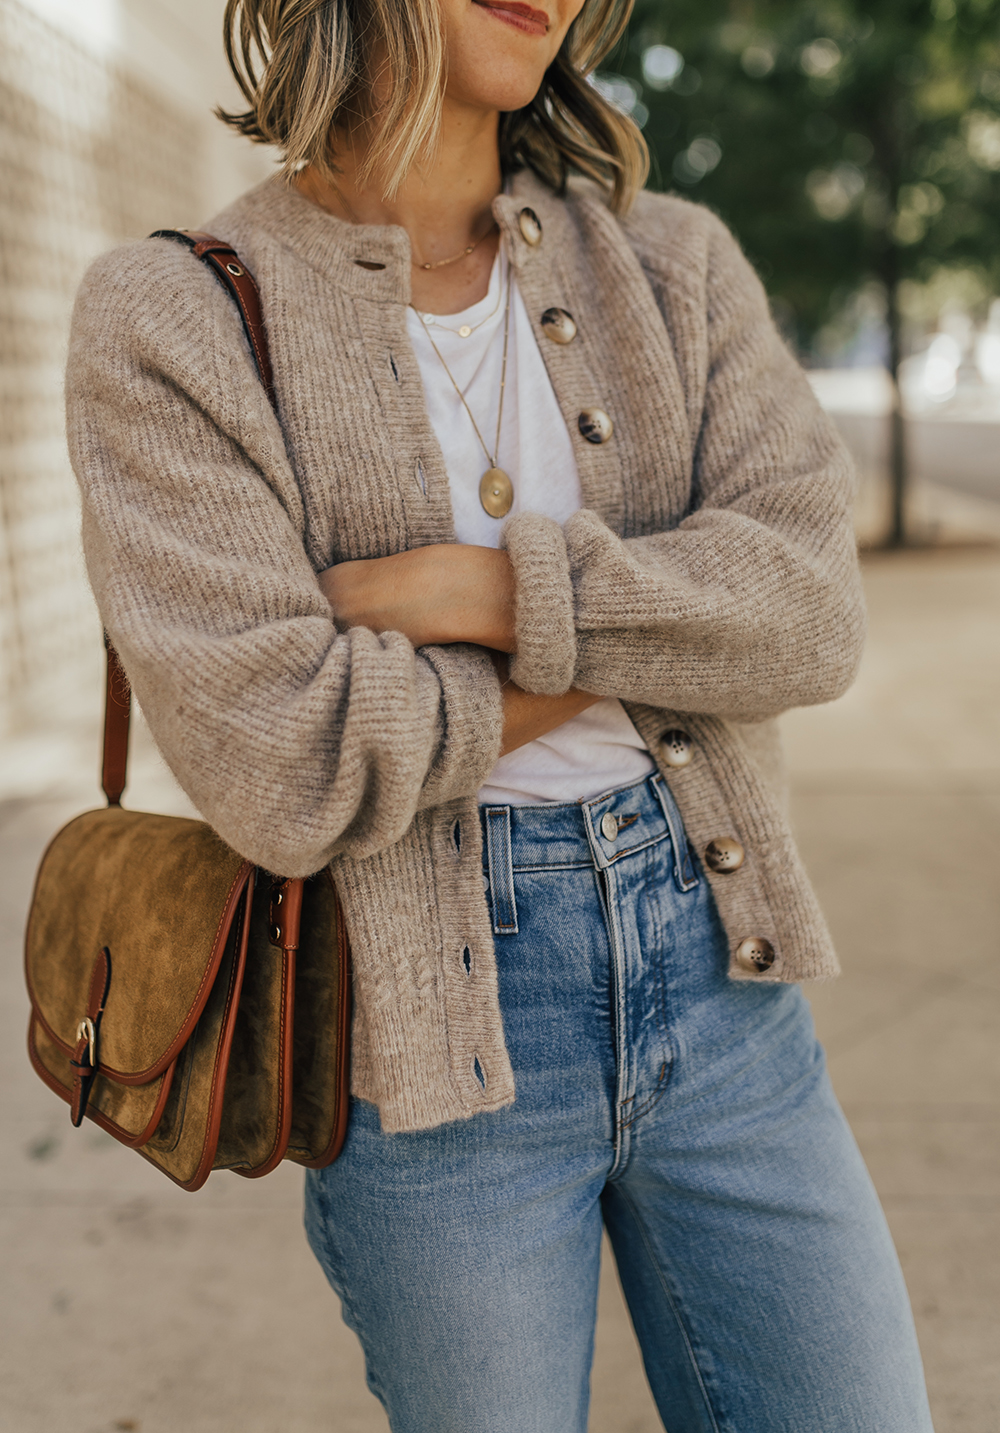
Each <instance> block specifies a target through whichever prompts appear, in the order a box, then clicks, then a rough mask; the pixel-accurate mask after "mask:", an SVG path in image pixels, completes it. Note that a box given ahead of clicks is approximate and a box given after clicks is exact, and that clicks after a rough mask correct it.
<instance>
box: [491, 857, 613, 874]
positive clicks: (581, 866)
mask: <svg viewBox="0 0 1000 1433" xmlns="http://www.w3.org/2000/svg"><path fill="white" fill-rule="evenodd" d="M593 865H594V863H593V861H592V860H589V861H558V862H556V861H553V862H551V863H546V864H543V865H541V866H519V865H518V864H517V863H516V862H512V864H511V869H512V870H513V871H515V872H517V873H518V874H520V873H521V872H524V873H525V874H531V873H537V872H544V871H589V870H592V869H593Z"/></svg>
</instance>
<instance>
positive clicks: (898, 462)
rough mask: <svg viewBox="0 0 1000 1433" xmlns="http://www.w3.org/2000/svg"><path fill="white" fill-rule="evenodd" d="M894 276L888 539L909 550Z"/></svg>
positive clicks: (889, 293) (893, 278)
mask: <svg viewBox="0 0 1000 1433" xmlns="http://www.w3.org/2000/svg"><path fill="white" fill-rule="evenodd" d="M891 268H892V270H893V272H892V273H891V274H890V275H888V276H887V277H888V282H887V283H886V300H887V304H888V314H887V319H888V324H889V371H890V373H891V375H892V413H891V415H890V420H889V422H890V426H889V490H890V494H891V500H892V501H891V518H890V523H889V532H888V535H887V538H886V546H887V547H905V546H906V541H907V536H908V524H907V511H906V509H907V501H906V500H907V497H908V495H909V494H908V489H909V477H910V474H909V465H908V462H907V451H906V420H905V418H904V415H903V395H902V393H901V392H900V388H899V365H900V363H901V361H902V357H903V353H902V333H901V329H902V322H901V318H900V313H899V280H898V277H897V275H896V273H895V268H896V266H895V264H894V263H893V264H892V265H891Z"/></svg>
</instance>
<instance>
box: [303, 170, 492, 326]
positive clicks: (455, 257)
mask: <svg viewBox="0 0 1000 1433" xmlns="http://www.w3.org/2000/svg"><path fill="white" fill-rule="evenodd" d="M328 182H329V185H330V188H331V189H332V190H333V192H334V194H336V196H337V198H338V199H339V200H340V202H341V204H343V206H344V208H345V209H346V210H347V212H348V214H349V215H350V216H351V219H352V220H353V222H354V223H355V224H360V223H361V220H360V219H359V218H358V215H357V213H356V211H355V209H354V208H353V206H352V204H351V202H350V200H349V199H348V197H347V195H346V194H345V193H344V192H343V190H342V189H341V187H340V185H339V184H337V182H336V181H335V180H334V179H332V178H331V179H330V180H329V181H328ZM496 227H497V226H496V220H494V221H493V223H492V224H491V225H490V227H489V228H488V229H487V230H486V233H485V234H480V236H479V238H478V239H476V240H475V241H474V242H473V243H471V244H467V245H466V246H465V248H464V249H463V250H462V252H461V253H460V254H452V256H451V258H450V259H438V260H437V261H436V262H435V263H433V264H421V263H420V262H419V260H417V259H414V258H412V257H411V259H410V263H411V264H412V265H413V267H414V268H415V269H423V270H424V271H425V272H429V271H430V270H431V269H443V268H446V267H447V265H448V264H457V263H458V261H459V259H467V258H468V256H469V255H470V254H471V253H472V251H473V249H478V248H479V245H480V244H481V243H482V242H483V240H484V239H488V238H489V236H490V235H491V234H492V233H493V230H494V229H495V228H496ZM462 337H463V338H466V337H468V335H467V334H463V335H462Z"/></svg>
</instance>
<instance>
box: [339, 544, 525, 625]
mask: <svg viewBox="0 0 1000 1433" xmlns="http://www.w3.org/2000/svg"><path fill="white" fill-rule="evenodd" d="M319 585H320V587H321V588H322V589H323V592H324V594H325V595H326V598H327V600H328V601H329V603H330V606H331V607H332V608H333V615H334V619H335V620H336V623H337V626H338V627H340V628H342V629H343V628H348V627H370V628H371V630H372V631H373V632H402V633H403V635H404V636H405V637H408V638H409V639H410V641H411V642H412V643H413V645H414V647H428V646H443V645H446V644H447V643H449V642H475V643H477V644H478V645H479V646H481V647H492V648H494V649H495V650H496V651H498V652H513V651H514V650H515V642H514V573H513V570H512V568H511V565H510V560H509V558H508V557H507V554H506V553H505V552H499V551H497V550H496V549H495V548H492V547H473V546H470V545H467V544H464V543H437V544H435V545H434V546H432V547H415V548H413V549H411V550H410V551H409V552H399V553H396V554H395V555H394V556H393V557H373V558H368V559H366V560H363V561H359V562H340V563H338V564H337V566H336V567H328V568H327V569H326V571H325V572H321V573H320V574H319Z"/></svg>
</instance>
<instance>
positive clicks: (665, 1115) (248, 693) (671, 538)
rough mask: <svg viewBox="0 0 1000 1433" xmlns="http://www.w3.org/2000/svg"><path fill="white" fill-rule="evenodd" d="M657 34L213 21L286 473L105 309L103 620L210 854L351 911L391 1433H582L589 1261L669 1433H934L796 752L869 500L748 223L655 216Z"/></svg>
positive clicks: (849, 607) (332, 1173)
mask: <svg viewBox="0 0 1000 1433" xmlns="http://www.w3.org/2000/svg"><path fill="white" fill-rule="evenodd" d="M626 9H627V4H626V3H625V0H585V3H584V0H544V5H543V4H542V3H541V0H539V3H538V4H535V5H528V4H526V3H520V0H326V3H320V0H298V3H293V0H229V5H228V10H227V27H229V28H228V29H227V34H229V35H230V36H232V35H233V33H234V30H233V27H235V35H236V38H235V40H232V42H231V44H230V58H231V60H232V61H233V64H234V69H235V70H236V73H237V75H238V77H239V78H240V81H241V84H242V87H243V92H244V94H245V95H246V98H247V102H248V106H249V107H248V109H247V111H246V113H244V114H242V115H235V116H227V117H226V118H228V120H229V122H230V123H233V124H235V125H236V126H237V127H238V128H240V129H241V130H242V131H243V132H244V133H247V134H250V135H251V136H253V137H254V138H256V139H260V140H264V141H268V142H273V143H276V144H278V145H279V146H280V147H281V148H282V152H283V155H284V175H283V176H282V177H278V178H276V179H274V180H273V181H270V182H268V183H266V184H264V185H262V186H261V187H260V188H258V189H256V190H254V191H253V192H251V193H250V194H248V195H246V196H244V198H242V199H241V200H239V201H238V202H237V203H236V204H234V205H233V206H232V207H231V208H230V209H228V210H226V211H225V213H223V214H222V215H220V216H218V217H217V218H216V219H214V220H212V221H210V223H209V224H208V225H207V226H206V227H208V228H209V229H210V230H211V231H212V232H214V233H215V234H217V235H219V236H220V237H222V238H224V239H226V240H227V241H229V242H231V243H232V244H233V245H234V246H235V247H236V249H237V250H238V252H239V253H240V254H241V256H242V257H243V258H244V259H245V261H246V262H247V264H248V265H249V266H250V268H251V269H252V270H253V272H254V273H255V275H256V277H257V279H258V282H259V283H260V286H261V289H262V295H263V304H264V313H265V320H266V323H267V328H268V333H269V339H270V344H271V349H272V356H273V359H274V365H275V370H276V377H277V391H278V400H279V410H280V423H279V421H278V420H277V419H275V417H274V416H273V415H272V412H271V409H270V407H269V405H268V401H267V398H266V396H265V394H264V392H263V390H262V388H261V386H260V384H259V382H258V380H257V377H256V374H255V370H254V367H253V363H252V359H251V356H250V353H249V350H248V348H247V345H246V343H245V342H244V341H243V339H242V337H241V331H240V327H239V321H238V318H237V315H236V313H235V310H234V309H233V308H232V306H231V304H230V301H229V299H228V298H227V296H226V295H225V293H224V292H223V291H222V289H221V288H220V287H219V286H218V285H217V284H216V282H215V280H214V279H213V278H212V277H211V276H210V275H209V274H208V273H207V272H204V271H203V270H202V269H201V267H200V266H199V265H197V264H196V263H195V262H194V261H193V260H192V258H191V257H190V255H189V254H188V253H187V252H185V251H184V250H183V249H182V248H180V247H179V246H175V245H172V244H170V243H168V242H165V241H153V242H146V243H140V244H135V245H132V246H131V247H128V248H126V249H124V250H119V251H118V252H116V253H115V254H112V255H110V256H108V257H106V258H104V259H102V260H100V261H99V262H98V263H97V264H96V265H95V266H94V268H93V269H92V270H91V272H90V274H89V276H88V278H87V280H86V281H85V283H84V286H83V289H82V291H81V295H80V300H79V304H78V308H77V313H76V319H75V326H74V332H73V344H72V353H71V359H70V371H69V423H70V436H71V443H72V450H73V457H74V463H75V467H76V470H77V473H78V474H79V477H80V482H81V485H82V489H83V495H84V535H85V544H86V551H87V558H88V563H89V567H90V573H91V577H92V580H93V584H94V589H95V592H96V594H97V598H98V602H99V605H100V608H101V613H102V616H103V618H104V620H105V623H106V625H107V627H108V630H109V632H110V634H111V637H112V638H113V640H114V643H115V645H116V647H117V649H118V651H119V652H120V654H121V656H122V658H123V660H124V662H125V664H126V667H127V670H128V672H129V674H130V676H131V679H132V681H133V683H134V686H135V690H136V693H137V695H138V698H139V700H140V702H141V704H142V707H143V710H144V711H145V713H146V715H147V717H148V720H149V723H150V726H151V727H152V730H153V732H154V734H155V735H156V738H157V741H158V742H159V744H160V747H161V750H162V751H163V753H164V755H165V757H166V759H167V760H168V762H169V763H170V765H171V767H172V768H173V770H174V772H175V773H176V775H177V777H178V779H179V780H180V782H181V783H182V785H183V786H184V787H185V789H186V790H187V791H188V792H189V794H190V795H191V797H192V799H193V800H194V801H195V803H196V804H197V805H198V807H199V808H200V809H201V810H202V812H203V813H204V814H205V816H206V818H207V819H208V820H209V821H210V822H211V823H212V825H213V826H214V827H215V828H216V829H217V830H218V831H219V832H220V834H221V835H222V836H223V837H224V838H225V840H226V841H228V842H229V843H230V844H231V845H232V846H233V847H234V848H236V849H237V850H239V851H240V852H242V853H243V854H244V855H246V856H249V857H251V858H252V859H253V860H254V861H255V862H257V863H258V864H260V865H261V866H263V867H265V868H268V869H270V870H276V871H281V872H283V873H285V874H288V875H297V874H306V873H309V872H312V871H315V870H317V869H319V868H321V867H322V866H323V865H325V864H326V863H328V862H331V861H332V863H333V869H334V873H335V877H336V881H337V885H338V888H339V890H340V893H341V897H342V901H343V905H344V909H345V911H346V918H347V923H348V928H349V932H350V938H351V942H352V946H353V951H354V965H355V1000H356V1018H355V1029H354V1037H353V1093H354V1100H353V1104H352V1115H351V1126H350V1132H349V1136H348V1140H347V1144H346V1147H345V1150H344V1153H343V1155H342V1156H341V1158H340V1159H339V1160H338V1162H337V1163H336V1164H334V1165H333V1166H331V1167H330V1168H328V1169H326V1170H322V1171H315V1172H311V1173H310V1174H309V1176H308V1184H307V1225H308V1232H309V1238H310V1241H311V1243H312V1246H313V1249H314V1250H315V1252H316V1255H317V1257H318V1258H319V1260H320V1262H321V1264H322V1266H323V1268H324V1270H325V1272H326V1274H327V1276H328V1278H329V1280H330V1282H331V1283H332V1285H333V1286H334V1288H335V1289H336V1291H337V1292H338V1294H339V1295H340V1297H341V1300H342V1302H343V1307H344V1313H345V1317H346V1318H347V1320H348V1321H349V1323H350V1324H351V1325H352V1326H353V1327H354V1328H355V1329H356V1330H357V1332H358V1334H359V1336H360V1338H361V1341H362V1343H363V1345H364V1348H365V1353H366V1357H367V1365H368V1377H369V1382H370V1385H371V1387H372V1389H373V1390H374V1391H375V1393H376V1394H377V1395H378V1396H379V1398H380V1399H381V1400H382V1402H383V1403H384V1405H385V1407H386V1409H387V1412H388V1415H389V1419H390V1422H391V1425H392V1427H393V1429H394V1430H396V1433H418V1430H428V1433H430V1430H433V1433H442V1430H455V1433H476V1430H482V1433H503V1430H508V1429H509V1430H517V1433H526V1430H530V1429H537V1430H540V1431H541V1430H544V1433H561V1430H566V1433H570V1430H573V1431H574V1433H578V1430H582V1429H584V1428H585V1426H586V1417H587V1391H588V1374H589V1363H590V1357H591V1351H592V1343H593V1328H594V1319H595V1307H596V1292H597V1277H598V1262H599V1248H600V1238H601V1229H602V1224H603V1226H605V1227H606V1228H607V1230H608V1232H609V1235H610V1237H611V1240H612V1243H613V1245H614V1249H615V1254H616V1257H617V1261H618V1267H619V1271H620V1274H621V1278H622V1283H623V1285H624V1289H625V1293H626V1297H627V1298H628V1301H629V1306H630V1308H631V1311H632V1317H633V1321H634V1323H635V1327H636V1332H637V1334H638V1337H639V1340H640V1343H641V1345H642V1350H643V1355H644V1358H645V1364H646V1369H647V1372H648V1375H649V1380H650V1384H651V1387H652V1389H653V1393H654V1396H655V1398H656V1400H657V1404H658V1406H659V1409H660V1412H661V1415H662V1418H663V1421H664V1424H665V1426H666V1427H668V1428H669V1429H670V1430H671V1433H694V1430H697V1433H701V1430H739V1433H764V1430H768V1433H770V1430H778V1429H794V1430H796V1433H804V1430H809V1433H821V1430H822V1433H848V1430H850V1433H862V1430H871V1433H876V1430H877V1433H894V1430H898V1433H920V1430H926V1429H929V1427H930V1420H929V1414H928V1412H927V1405H926V1400H925V1397H924V1393H923V1388H922V1379H921V1373H920V1364H919V1356H918V1353H917V1349H916V1344H915V1339H914V1334H913V1329H912V1322H911V1318H910V1313H909V1309H908V1305H907V1300H906V1294H905V1290H904V1288H903V1285H902V1280H901V1277H900V1274H899V1270H898V1266H897V1263H896V1260H895V1255H894V1253H893V1250H892V1246H891V1243H890V1240H889V1236H888V1233H887V1230H886V1228H885V1224H884V1221H883V1219H882V1216H881V1213H880V1211H879V1208H878V1204H877V1201H876V1199H875V1196H874V1193H873V1191H872V1188H871V1185H870V1182H869V1181H868V1178H867V1175H866V1173H865V1171H864V1168H863V1166H862V1164H861V1161H860V1157H859V1155H858V1152H857V1149H856V1147H855V1146H854V1144H853V1142H852V1140H851V1137H850V1134H849V1132H848V1130H847V1127H846V1125H845V1122H844V1120H843V1117H842V1115H841V1114H840V1112H839V1110H838V1108H837V1106H836V1103H835V1101H834V1098H833V1095H832V1093H831V1090H830V1087H829V1084H828V1081H827V1078H826V1075H825V1072H824V1066H823V1058H822V1054H821V1052H820V1051H819V1049H818V1047H817V1045H816V1042H815V1038H814V1035H813V1032H812V1027H811V1024H810V1021H809V1015H808V1010H807V1006H806V1004H805V1001H804V999H803V997H802V994H801V992H800V990H799V988H798V986H797V985H796V984H795V982H796V981H797V980H800V979H802V978H803V977H821V976H828V975H831V974H834V973H835V969H836V965H835V957H834V955H833V952H832V949H831V947H830V943H829V937H828V935H827V932H826V930H825V927H824V925H823V922H822V918H821V916H820V914H819V912H818V909H817V907H816V903H815V900H814V898H813V896H812V894H811V892H810V890H809V887H808V884H807V882H806V878H805V876H804V873H803V871H802V868H801V866H800V864H799V861H798V858H797V856H796V854H795V850H794V847H793V844H792V841H791V837H790V835H789V832H788V827H787V823H786V818H785V815H784V810H783V806H782V798H781V768H780V757H779V754H778V750H777V746H776V737H775V733H774V729H773V726H772V725H771V720H770V719H771V718H773V717H774V716H775V715H776V714H777V713H779V712H780V711H782V710H784V709H785V708H787V707H789V706H793V705H797V704H803V703H810V702H819V701H826V700H829V699H831V698H833V697H835V696H837V695H838V693H840V692H841V691H843V690H844V688H845V686H846V685H847V684H848V682H849V681H850V679H851V677H852V675H853V672H854V670H855V666H856V663H857V660H858V654H859V649H860V644H861V638H862V627H863V614H862V604H861V597H860V590H859V582H858V574H857V570H856V562H855V554H854V544H853V539H852V532H851V488H852V479H851V473H850V467H849V463H848V460H847V458H846V456H845V454H844V452H843V449H842V447H841V445H840V444H839V442H838V440H837V439H836V437H835V436H834V434H833V431H832V429H831V427H830V425H829V424H828V423H827V421H826V420H825V419H824V417H823V416H822V414H821V413H820V412H819V411H818V409H817V407H816V404H815V402H814V401H813V399H812V397H811V394H810V390H809V388H808V385H807V383H806V381H805V379H804V378H803V376H802V374H801V373H800V372H799V371H798V369H797V367H796V365H795V363H794V362H793V360H792V359H791V357H790V356H789V355H788V353H787V352H786V350H785V349H784V347H783V345H782V343H781V342H780V340H779V339H778V337H777V336H776V334H775V332H774V329H773V327H772V325H771V323H770V320H769V317H768V311H767V305H766V301H765V298H764V295H763V292H762V291H761V288H760V285H759V284H758V282H757V280H756V278H755V276H754V274H753V273H752V271H751V269H750V268H749V266H748V265H747V263H746V261H745V260H744V258H743V257H742V255H741V253H740V251H739V249H738V247H737V245H736V244H735V242H734V241H733V239H732V238H731V237H730V236H729V234H728V233H727V232H726V231H725V229H724V228H723V226H722V225H721V224H720V223H719V222H718V221H717V220H716V219H714V218H713V217H712V216H711V215H710V214H709V213H708V212H707V211H705V210H703V209H700V208H698V207H697V206H694V205H691V204H687V203H684V202H682V201H680V200H677V199H671V198H663V197H659V196H654V195H650V194H643V193H637V190H638V188H639V186H640V184H641V182H642V178H643V175H644V172H645V168H644V166H645V155H644V150H643V148H642V141H641V138H640V136H639V134H638V132H637V131H636V130H635V129H634V127H633V126H632V125H631V123H630V121H628V120H626V119H625V118H624V117H623V116H621V115H619V114H618V113H617V112H616V111H615V110H613V109H612V108H611V107H610V106H608V105H607V104H606V103H605V102H604V101H603V100H602V99H601V98H600V96H599V95H598V94H597V92H596V91H594V90H593V89H592V88H591V87H590V86H589V85H588V84H587V83H586V81H585V79H584V76H585V74H587V73H589V71H590V70H591V69H592V68H593V67H594V66H595V65H596V63H597V62H598V61H599V59H600V57H601V56H602V55H603V54H605V53H607V51H608V49H609V47H610V46H611V44H612V43H613V42H614V39H615V38H616V36H617V35H618V34H619V33H620V29H621V26H622V24H623V23H624V20H625V15H626ZM255 64H256V65H257V67H258V69H259V73H258V72H257V69H255ZM570 172H572V173H573V174H575V176H576V177H575V178H574V179H573V180H572V182H571V183H569V184H568V185H567V183H566V178H567V174H568V173H570ZM581 176H583V177H582V178H581Z"/></svg>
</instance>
